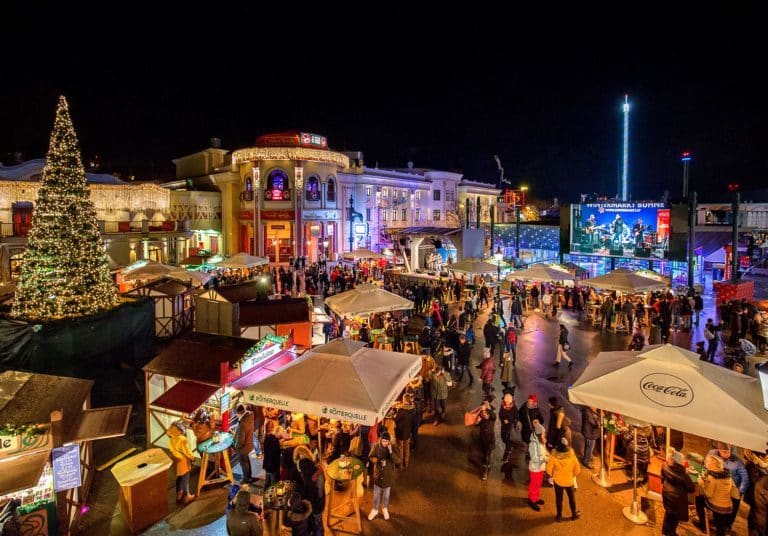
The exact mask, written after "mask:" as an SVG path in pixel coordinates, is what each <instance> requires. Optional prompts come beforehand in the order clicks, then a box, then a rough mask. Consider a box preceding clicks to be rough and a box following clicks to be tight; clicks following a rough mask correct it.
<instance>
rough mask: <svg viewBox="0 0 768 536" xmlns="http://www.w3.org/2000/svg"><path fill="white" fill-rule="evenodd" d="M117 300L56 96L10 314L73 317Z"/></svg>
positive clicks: (65, 110)
mask: <svg viewBox="0 0 768 536" xmlns="http://www.w3.org/2000/svg"><path fill="white" fill-rule="evenodd" d="M118 303H119V298H118V295H117V289H116V287H115V284H114V283H113V282H112V279H111V277H110V275H109V265H108V263H107V257H106V251H105V249H104V244H103V243H102V239H101V234H100V233H99V227H98V224H97V221H96V211H95V209H94V206H93V202H92V201H91V198H90V193H89V191H88V184H87V181H86V178H85V168H84V167H83V163H82V160H81V158H80V149H79V147H78V141H77V135H76V134H75V129H74V127H73V125H72V120H71V119H70V116H69V107H68V105H67V101H66V99H65V98H64V97H60V98H59V106H58V109H57V110H56V120H55V122H54V125H53V131H52V132H51V141H50V145H49V147H48V156H47V157H46V161H45V168H44V169H43V178H42V183H41V186H40V189H39V191H38V196H37V201H36V203H35V209H34V213H33V215H32V226H31V228H30V231H29V236H28V244H27V249H26V251H25V252H24V263H23V265H22V268H21V276H20V279H19V284H18V287H17V290H16V298H15V301H14V305H13V311H12V314H13V316H14V317H16V318H21V319H25V320H35V321H45V320H55V319H61V318H77V317H82V316H87V315H92V314H95V313H99V312H102V311H107V310H109V309H112V308H114V307H116V306H117V305H118Z"/></svg>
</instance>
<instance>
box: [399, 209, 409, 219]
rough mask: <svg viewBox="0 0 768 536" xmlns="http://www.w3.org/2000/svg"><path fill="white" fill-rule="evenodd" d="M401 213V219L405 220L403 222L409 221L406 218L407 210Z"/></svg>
mask: <svg viewBox="0 0 768 536" xmlns="http://www.w3.org/2000/svg"><path fill="white" fill-rule="evenodd" d="M400 212H401V214H400V215H401V217H402V220H403V221H405V220H406V219H407V218H406V217H405V216H406V214H405V213H406V210H405V209H403V210H401V211H400Z"/></svg>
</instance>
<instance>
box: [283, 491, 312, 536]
mask: <svg viewBox="0 0 768 536" xmlns="http://www.w3.org/2000/svg"><path fill="white" fill-rule="evenodd" d="M313 523H314V519H313V517H312V503H311V502H309V501H307V500H305V499H304V498H303V497H302V496H301V493H294V494H293V495H291V499H290V501H289V502H288V512H287V513H286V515H285V517H284V518H283V525H285V526H286V527H289V528H290V529H291V536H311V535H312V534H315V531H314V527H313Z"/></svg>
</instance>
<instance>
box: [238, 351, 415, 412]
mask: <svg viewBox="0 0 768 536" xmlns="http://www.w3.org/2000/svg"><path fill="white" fill-rule="evenodd" d="M420 369H421V358H420V357H419V356H417V355H412V354H402V353H396V352H386V351H383V350H374V349H372V348H362V349H360V350H358V351H357V352H355V353H354V354H353V355H352V356H341V355H335V354H325V353H318V352H317V351H313V352H309V353H308V354H306V355H304V356H302V357H300V358H299V359H297V360H296V361H294V362H292V363H289V364H288V365H286V366H285V367H283V368H282V369H281V370H279V371H278V372H276V373H274V374H273V375H272V376H270V377H268V378H266V379H264V380H261V381H260V382H258V383H256V384H255V385H252V386H250V387H246V388H245V389H243V392H244V394H245V400H247V401H248V402H250V403H253V404H257V405H259V406H270V407H276V408H278V409H281V410H286V411H293V412H302V413H308V414H310V415H319V416H320V417H328V418H335V419H339V420H343V421H350V422H354V423H359V424H364V425H367V426H372V425H373V424H374V423H375V422H376V420H377V419H378V420H382V419H383V418H384V415H385V414H386V412H387V410H388V409H389V407H390V406H391V405H392V403H393V402H394V401H395V400H396V399H397V396H398V395H399V394H400V391H402V390H403V388H404V387H405V386H406V385H407V384H408V382H409V381H410V379H411V378H413V377H414V376H415V375H416V374H418V373H419V370H420Z"/></svg>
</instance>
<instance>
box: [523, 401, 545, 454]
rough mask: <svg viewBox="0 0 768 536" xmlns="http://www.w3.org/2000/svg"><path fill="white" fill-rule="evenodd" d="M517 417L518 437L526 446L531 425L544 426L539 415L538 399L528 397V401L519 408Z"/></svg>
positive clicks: (529, 438) (542, 418)
mask: <svg viewBox="0 0 768 536" xmlns="http://www.w3.org/2000/svg"><path fill="white" fill-rule="evenodd" d="M518 415H519V416H520V437H521V438H522V439H523V441H524V442H525V443H526V445H527V444H528V443H529V442H530V441H531V434H532V433H533V423H534V422H538V423H539V424H541V425H542V426H544V416H543V415H542V414H541V410H540V409H539V403H538V399H537V398H536V395H535V394H532V395H530V396H529V397H528V400H526V401H525V404H523V405H522V406H520V410H519V411H518Z"/></svg>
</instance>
